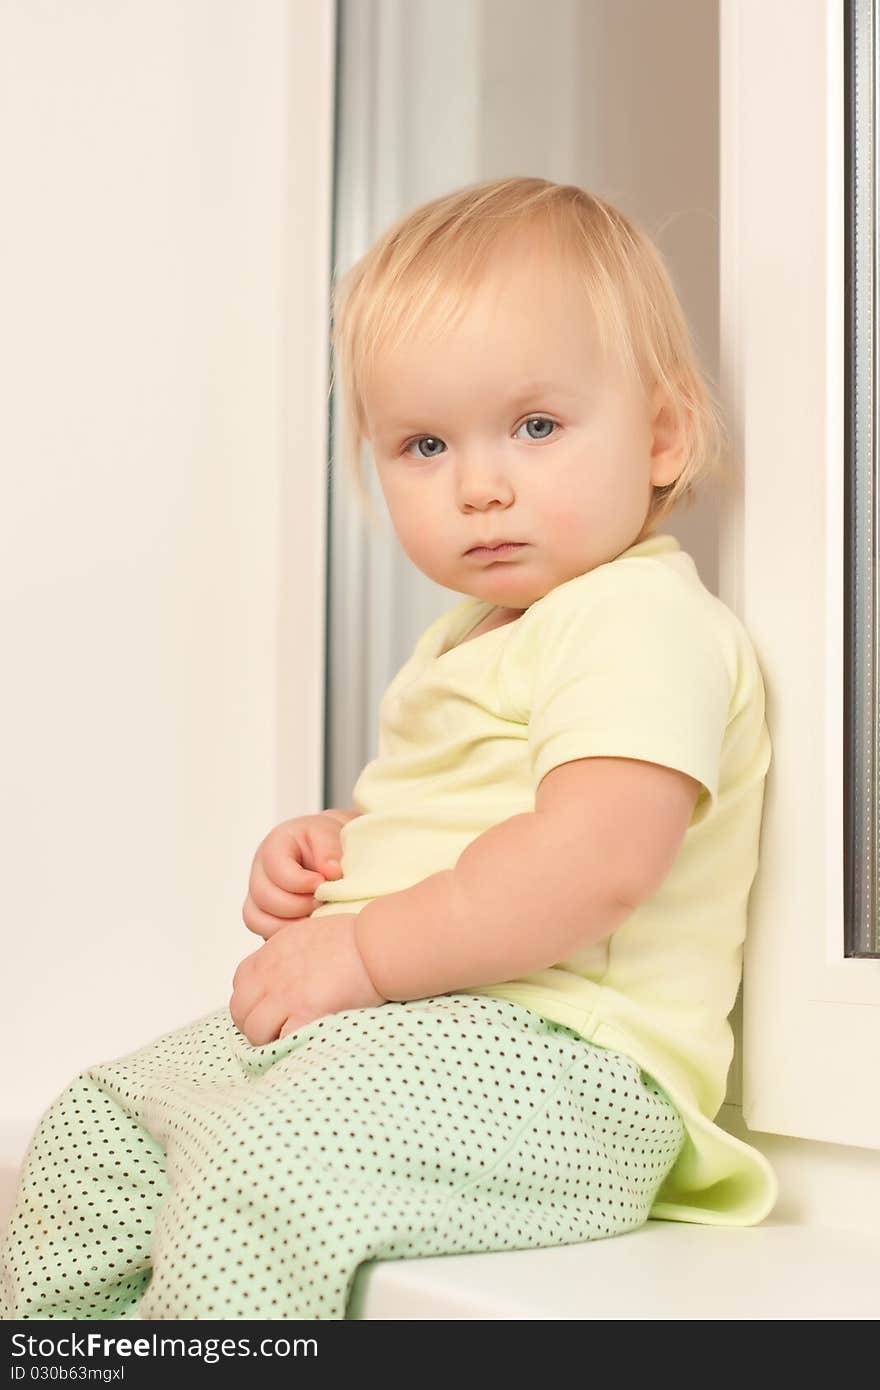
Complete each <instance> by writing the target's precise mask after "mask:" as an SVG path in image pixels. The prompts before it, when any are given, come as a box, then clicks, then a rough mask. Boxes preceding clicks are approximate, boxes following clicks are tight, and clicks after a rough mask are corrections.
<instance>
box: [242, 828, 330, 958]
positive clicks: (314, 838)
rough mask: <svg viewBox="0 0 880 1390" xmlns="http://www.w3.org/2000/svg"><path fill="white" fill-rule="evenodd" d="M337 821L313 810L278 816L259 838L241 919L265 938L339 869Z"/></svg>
mask: <svg viewBox="0 0 880 1390" xmlns="http://www.w3.org/2000/svg"><path fill="white" fill-rule="evenodd" d="M341 861H342V823H341V822H340V821H338V820H337V819H336V818H335V816H333V815H330V814H328V813H326V812H323V811H322V812H319V813H318V814H317V815H313V816H296V817H294V819H293V820H286V821H282V822H281V824H280V825H276V827H275V829H274V830H270V831H269V834H268V835H267V836H266V838H265V840H263V841H262V843H261V844H260V846H259V848H258V849H257V852H256V854H255V855H254V861H253V864H252V865H251V875H250V882H249V884H248V895H247V897H246V898H245V900H244V905H243V907H242V917H243V918H244V924H245V926H246V927H247V928H248V930H249V931H252V932H256V934H257V936H262V937H263V938H264V939H265V940H268V939H269V937H270V936H274V935H275V933H276V932H277V931H278V930H279V928H280V927H283V926H284V925H285V924H286V923H287V922H289V921H290V919H291V918H292V917H296V918H300V917H308V916H309V914H310V913H312V912H313V911H314V909H315V896H314V894H315V889H316V888H317V887H318V885H319V884H321V883H323V882H324V881H325V879H328V878H336V877H338V876H339V875H340V874H341V873H342V869H341V867H340V864H341Z"/></svg>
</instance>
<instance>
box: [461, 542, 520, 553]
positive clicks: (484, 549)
mask: <svg viewBox="0 0 880 1390" xmlns="http://www.w3.org/2000/svg"><path fill="white" fill-rule="evenodd" d="M524 544H525V542H524V541H497V542H496V543H495V545H474V546H471V549H470V550H466V551H465V554H466V555H495V554H498V555H501V554H505V555H506V554H511V555H512V554H513V552H514V551H515V550H519V549H521V547H522V546H523V545H524Z"/></svg>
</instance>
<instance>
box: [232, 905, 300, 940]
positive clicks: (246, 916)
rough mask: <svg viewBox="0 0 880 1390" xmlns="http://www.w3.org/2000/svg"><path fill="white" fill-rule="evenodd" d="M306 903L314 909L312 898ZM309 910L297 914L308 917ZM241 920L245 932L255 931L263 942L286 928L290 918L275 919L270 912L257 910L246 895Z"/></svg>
mask: <svg viewBox="0 0 880 1390" xmlns="http://www.w3.org/2000/svg"><path fill="white" fill-rule="evenodd" d="M306 901H309V902H311V908H314V898H310V899H306ZM311 908H310V909H309V910H307V912H302V913H299V916H303V917H307V916H309V913H310V912H311ZM242 919H243V922H245V926H246V927H247V930H249V931H256V934H257V935H259V937H263V940H264V941H268V938H270V937H274V935H275V933H277V931H279V930H281V927H286V926H288V923H289V922H291V917H275V916H272V915H271V913H270V912H263V909H261V908H257V905H256V903H254V901H253V898H252V897H250V894H247V897H246V898H245V902H243V905H242Z"/></svg>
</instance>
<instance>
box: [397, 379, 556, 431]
mask: <svg viewBox="0 0 880 1390" xmlns="http://www.w3.org/2000/svg"><path fill="white" fill-rule="evenodd" d="M574 395H575V392H574V391H572V390H569V388H568V387H565V386H561V385H560V384H559V383H558V382H557V383H554V382H552V381H533V382H530V383H528V382H527V383H526V385H524V386H520V387H518V388H517V389H516V391H514V392H513V394H512V395H510V396H508V398H507V402H506V404H507V405H508V406H515V405H523V404H525V402H526V401H530V400H533V399H534V398H535V397H536V396H560V397H565V398H566V399H568V400H571V399H573V397H574ZM422 423H423V422H422ZM418 426H419V422H418V421H417V420H415V419H414V417H412V416H410V417H408V418H406V419H403V418H401V419H389V420H385V421H384V422H383V429H385V430H387V431H389V432H397V431H398V430H414V429H418Z"/></svg>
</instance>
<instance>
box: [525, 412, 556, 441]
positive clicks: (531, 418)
mask: <svg viewBox="0 0 880 1390" xmlns="http://www.w3.org/2000/svg"><path fill="white" fill-rule="evenodd" d="M536 420H540V421H541V422H542V424H545V425H554V426H556V421H555V420H551V419H550V416H549V415H530V416H529V418H528V420H523V422H522V425H520V426H519V429H518V430H517V434H519V431H520V430H521V429H522V427H523V425H532V424H534V422H535V421H536ZM557 428H558V426H557ZM531 438H532V439H535V435H532V436H531ZM537 438H538V440H541V439H549V438H550V436H549V435H547V434H542V435H538V436H537Z"/></svg>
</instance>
